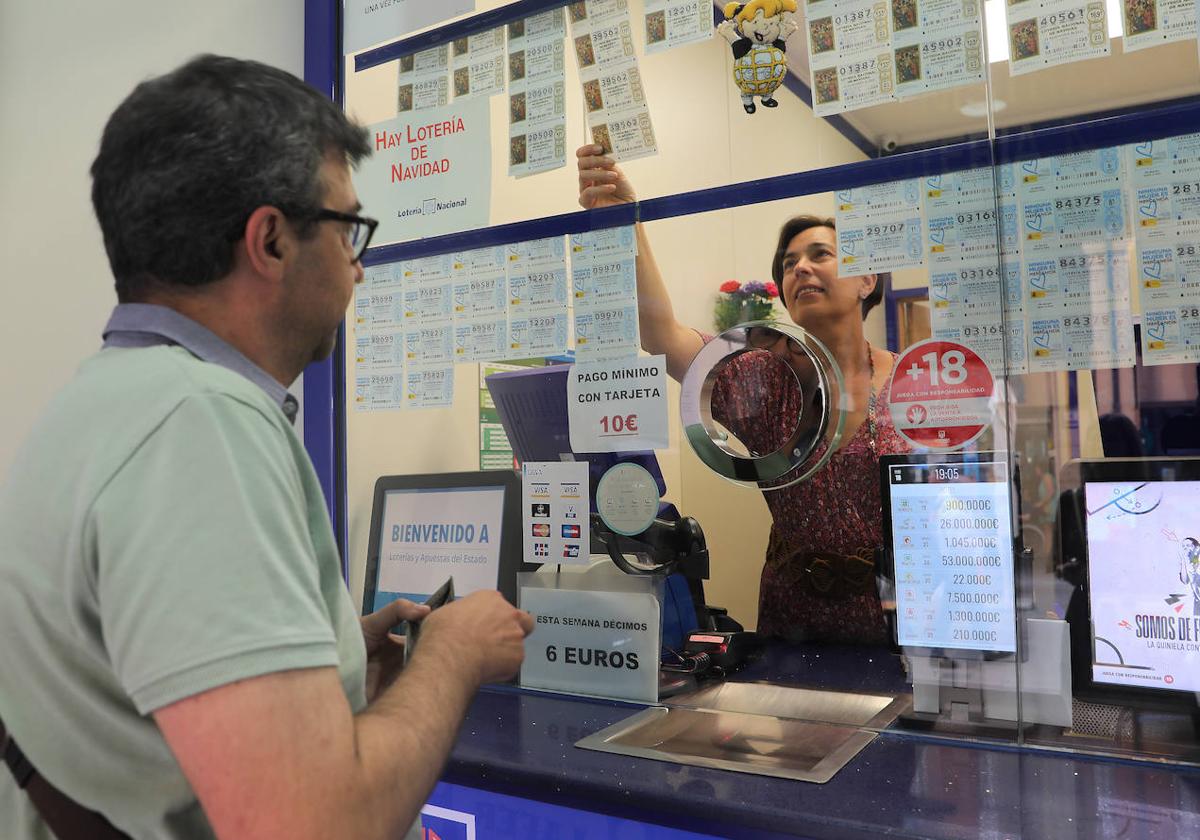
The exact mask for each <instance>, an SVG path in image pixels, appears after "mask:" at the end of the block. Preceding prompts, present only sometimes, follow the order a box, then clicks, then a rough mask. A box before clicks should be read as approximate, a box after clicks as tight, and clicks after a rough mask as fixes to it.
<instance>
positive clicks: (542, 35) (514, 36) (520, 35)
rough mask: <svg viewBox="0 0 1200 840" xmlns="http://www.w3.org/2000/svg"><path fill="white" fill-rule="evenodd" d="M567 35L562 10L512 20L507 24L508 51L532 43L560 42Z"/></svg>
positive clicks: (560, 8)
mask: <svg viewBox="0 0 1200 840" xmlns="http://www.w3.org/2000/svg"><path fill="white" fill-rule="evenodd" d="M566 34H567V26H566V19H565V18H564V17H563V9H562V7H561V6H559V7H558V8H556V9H550V10H549V11H545V12H539V13H538V14H536V15H532V16H530V17H527V18H521V19H520V20H514V21H513V22H511V23H509V24H508V51H509V52H510V53H511V52H512V51H513V49H514V48H517V49H520V48H523V47H524V46H525V45H526V44H529V43H532V42H534V41H551V40H555V39H557V40H559V41H561V40H562V39H563V38H564V37H565V36H566Z"/></svg>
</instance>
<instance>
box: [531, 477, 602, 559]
mask: <svg viewBox="0 0 1200 840" xmlns="http://www.w3.org/2000/svg"><path fill="white" fill-rule="evenodd" d="M521 486H522V490H521V518H522V522H523V523H524V525H523V527H522V529H521V533H522V535H523V536H522V543H523V545H524V548H525V562H526V563H566V564H586V563H587V562H588V557H589V554H590V551H589V549H590V546H591V531H590V530H589V528H588V516H589V513H590V511H591V507H592V504H591V496H590V492H589V487H588V462H587V461H529V462H526V463H525V464H524V465H523V473H522V480H521Z"/></svg>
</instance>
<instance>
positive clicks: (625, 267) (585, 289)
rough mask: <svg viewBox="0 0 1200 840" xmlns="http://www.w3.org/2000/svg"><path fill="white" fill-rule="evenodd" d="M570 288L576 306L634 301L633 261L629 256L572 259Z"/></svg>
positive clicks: (634, 269)
mask: <svg viewBox="0 0 1200 840" xmlns="http://www.w3.org/2000/svg"><path fill="white" fill-rule="evenodd" d="M571 288H572V294H573V298H574V301H575V306H576V307H577V308H578V307H581V306H583V307H588V308H595V307H597V306H611V305H615V304H625V303H629V302H631V301H636V300H637V264H636V263H635V261H634V260H633V259H629V258H625V259H616V260H590V261H587V262H584V263H582V264H580V263H573V264H572V267H571Z"/></svg>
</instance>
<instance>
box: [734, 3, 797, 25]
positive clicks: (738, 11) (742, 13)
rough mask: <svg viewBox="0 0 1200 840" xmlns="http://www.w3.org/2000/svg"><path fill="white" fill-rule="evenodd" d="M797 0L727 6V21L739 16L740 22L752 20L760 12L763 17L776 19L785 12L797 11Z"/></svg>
mask: <svg viewBox="0 0 1200 840" xmlns="http://www.w3.org/2000/svg"><path fill="white" fill-rule="evenodd" d="M796 8H797V6H796V0H750V2H749V3H746V4H745V5H743V4H741V3H726V4H725V20H729V19H731V18H732V17H733V16H734V15H737V19H738V20H742V21H745V20H750V19H751V18H753V17H754V15H755V13H756V12H758V11H759V10H761V11H762V13H763V17H775V15H778V14H782V13H783V12H794V11H796Z"/></svg>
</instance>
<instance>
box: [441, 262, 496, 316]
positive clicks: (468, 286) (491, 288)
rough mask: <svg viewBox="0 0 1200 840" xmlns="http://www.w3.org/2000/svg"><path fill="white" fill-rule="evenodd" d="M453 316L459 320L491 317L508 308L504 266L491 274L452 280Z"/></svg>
mask: <svg viewBox="0 0 1200 840" xmlns="http://www.w3.org/2000/svg"><path fill="white" fill-rule="evenodd" d="M453 286H454V293H453V294H454V304H453V311H454V317H455V318H456V319H460V320H479V319H488V320H490V319H492V318H495V317H497V316H499V315H503V314H504V313H505V312H506V311H507V310H508V280H507V278H506V276H505V272H504V268H503V267H501V268H500V270H499V271H498V272H495V273H492V274H480V275H476V276H463V277H461V278H458V279H456V280H454V283H453Z"/></svg>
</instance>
